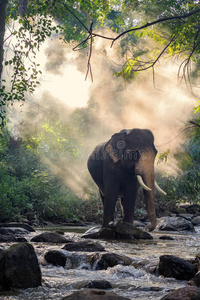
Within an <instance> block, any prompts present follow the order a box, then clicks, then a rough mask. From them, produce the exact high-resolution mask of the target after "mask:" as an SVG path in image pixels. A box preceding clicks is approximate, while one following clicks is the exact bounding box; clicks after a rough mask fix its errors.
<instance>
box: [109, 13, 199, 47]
mask: <svg viewBox="0 0 200 300" xmlns="http://www.w3.org/2000/svg"><path fill="white" fill-rule="evenodd" d="M199 12H200V9H197V10H195V11H193V12H190V13H187V14H185V15H181V16H173V17H166V18H161V19H158V20H156V21H153V22H151V23H146V24H145V25H142V26H140V27H135V28H132V29H129V30H126V31H124V32H122V33H121V34H119V35H118V36H117V37H116V38H113V42H112V44H111V47H112V46H113V44H114V42H116V40H118V39H119V38H120V37H121V36H123V35H124V34H126V33H129V32H132V31H137V30H141V29H144V28H146V27H149V26H152V25H155V24H158V23H162V22H166V21H170V20H176V19H185V18H188V17H190V16H192V15H194V14H197V13H199Z"/></svg>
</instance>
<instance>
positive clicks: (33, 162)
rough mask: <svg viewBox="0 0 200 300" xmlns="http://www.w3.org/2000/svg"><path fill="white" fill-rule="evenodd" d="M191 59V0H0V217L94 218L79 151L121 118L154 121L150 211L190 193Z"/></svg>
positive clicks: (91, 189) (197, 162)
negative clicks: (155, 188) (155, 186)
mask: <svg viewBox="0 0 200 300" xmlns="http://www.w3.org/2000/svg"><path fill="white" fill-rule="evenodd" d="M199 66H200V3H199V1H184V0H167V1H159V0H139V1H137V0H134V1H133V0H110V1H108V0H102V1H96V0H80V1H72V0H63V1H62V0H51V1H46V0H10V1H8V0H0V107H1V109H0V118H1V129H0V207H1V210H0V222H9V221H28V222H33V223H34V222H35V223H38V224H40V223H41V222H43V221H51V222H57V223H59V222H66V221H73V222H101V220H102V204H101V200H100V197H99V193H98V190H97V187H96V186H95V184H94V183H93V181H92V178H91V177H90V174H89V173H88V170H87V159H88V157H89V155H90V153H91V151H92V150H93V149H94V147H95V146H96V145H97V144H98V143H100V142H103V141H106V140H108V139H109V138H110V137H111V136H112V134H113V133H115V132H119V131H120V130H121V129H124V128H126V129H130V128H148V129H150V130H151V131H152V132H153V133H154V136H155V146H156V148H157V150H158V154H157V158H156V165H155V168H156V170H157V171H156V180H157V182H158V183H159V185H160V186H161V187H162V188H163V190H165V191H166V193H167V196H163V195H158V194H156V213H157V215H158V216H162V215H164V214H166V213H167V212H170V211H172V208H175V207H176V206H177V205H180V204H182V203H188V202H189V203H200V179H199V178H200V128H199V127H200V126H199V127H198V126H194V123H195V124H197V125H200V100H199V87H200V86H199V85H200V73H199ZM137 198H138V199H137V206H136V213H135V214H136V216H138V217H142V216H145V215H146V209H145V203H144V201H143V195H142V193H141V192H140V191H139V194H138V197H137Z"/></svg>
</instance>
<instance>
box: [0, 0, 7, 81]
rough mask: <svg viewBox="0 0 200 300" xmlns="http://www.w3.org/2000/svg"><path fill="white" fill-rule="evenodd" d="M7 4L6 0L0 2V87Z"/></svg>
mask: <svg viewBox="0 0 200 300" xmlns="http://www.w3.org/2000/svg"><path fill="white" fill-rule="evenodd" d="M7 4H8V0H0V85H1V74H2V68H3V40H4V34H5V21H6V6H7Z"/></svg>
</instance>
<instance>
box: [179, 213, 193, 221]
mask: <svg viewBox="0 0 200 300" xmlns="http://www.w3.org/2000/svg"><path fill="white" fill-rule="evenodd" d="M178 216H179V217H181V218H184V219H186V220H188V221H191V220H192V218H193V217H194V215H192V214H179V215H178Z"/></svg>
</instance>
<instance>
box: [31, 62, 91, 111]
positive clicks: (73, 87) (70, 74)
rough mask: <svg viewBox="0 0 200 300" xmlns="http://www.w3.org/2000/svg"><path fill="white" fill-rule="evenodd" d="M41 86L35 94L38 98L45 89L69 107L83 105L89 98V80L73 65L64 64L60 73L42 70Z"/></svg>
mask: <svg viewBox="0 0 200 300" xmlns="http://www.w3.org/2000/svg"><path fill="white" fill-rule="evenodd" d="M42 73H43V74H42V76H41V79H40V82H41V86H40V87H39V88H38V89H37V91H36V94H37V97H38V98H39V97H40V96H42V94H43V93H44V92H45V91H48V92H49V93H50V94H51V95H52V96H53V97H55V98H58V99H59V100H60V101H62V102H63V103H65V104H66V105H67V106H69V107H83V106H86V105H87V101H88V99H89V93H88V92H89V87H90V84H91V83H90V82H89V81H85V76H84V74H82V73H81V72H80V71H78V70H77V68H76V67H75V66H73V65H67V66H65V68H64V70H63V74H62V75H53V74H49V73H48V72H46V71H44V70H42Z"/></svg>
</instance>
